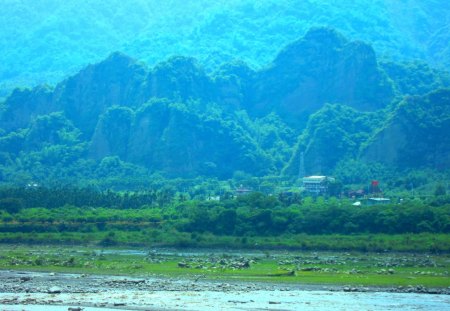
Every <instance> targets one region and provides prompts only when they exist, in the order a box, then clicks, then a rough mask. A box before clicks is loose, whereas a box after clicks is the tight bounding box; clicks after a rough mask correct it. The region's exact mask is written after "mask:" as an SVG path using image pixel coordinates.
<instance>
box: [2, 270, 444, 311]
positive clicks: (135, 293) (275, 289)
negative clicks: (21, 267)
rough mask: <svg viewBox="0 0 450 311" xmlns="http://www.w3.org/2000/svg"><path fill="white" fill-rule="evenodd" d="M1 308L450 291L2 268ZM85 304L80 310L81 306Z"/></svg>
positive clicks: (384, 303) (237, 305)
mask: <svg viewBox="0 0 450 311" xmlns="http://www.w3.org/2000/svg"><path fill="white" fill-rule="evenodd" d="M0 279H1V280H2V281H1V284H0V310H11V311H13V310H14V311H17V310H30V311H36V310H46V311H54V310H55V311H56V310H70V309H69V308H72V310H81V309H84V311H99V310H102V311H105V310H206V311H207V310H214V311H217V310H315V311H319V310H331V309H332V310H355V311H356V310H427V311H431V310H436V311H437V310H439V311H441V310H448V309H449V308H450V295H448V294H429V293H417V292H412V293H404V292H401V293H400V292H388V291H390V290H392V289H390V288H377V287H355V288H351V287H342V286H321V285H301V284H270V283H267V282H261V283H258V282H252V283H248V282H227V283H225V282H221V281H211V280H202V279H186V278H180V279H179V278H155V277H152V278H130V277H123V276H103V275H83V274H65V273H45V272H23V271H22V272H20V271H6V270H3V271H0ZM79 308H80V309H79Z"/></svg>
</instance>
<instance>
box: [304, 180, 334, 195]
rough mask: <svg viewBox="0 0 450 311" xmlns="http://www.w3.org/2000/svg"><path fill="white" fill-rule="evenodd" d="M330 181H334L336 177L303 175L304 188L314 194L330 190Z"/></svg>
mask: <svg viewBox="0 0 450 311" xmlns="http://www.w3.org/2000/svg"><path fill="white" fill-rule="evenodd" d="M330 182H334V178H332V177H327V176H308V177H303V188H304V189H305V191H306V192H309V193H312V194H314V195H319V194H325V193H327V192H328V185H329V183H330Z"/></svg>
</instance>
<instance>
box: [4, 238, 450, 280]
mask: <svg viewBox="0 0 450 311" xmlns="http://www.w3.org/2000/svg"><path fill="white" fill-rule="evenodd" d="M0 254H1V255H0V269H3V270H15V271H35V272H39V271H41V272H53V273H74V274H86V275H119V276H126V277H143V278H184V279H198V280H209V281H221V282H229V281H242V282H260V283H264V282H265V283H277V284H293V285H296V284H302V285H325V286H327V285H339V286H344V285H348V286H353V287H355V286H361V287H364V286H369V287H377V286H381V287H384V288H385V287H400V286H401V287H403V288H407V287H412V288H420V287H424V288H448V287H449V286H450V278H449V271H450V256H449V255H448V254H441V255H437V254H415V253H392V252H384V253H358V252H310V251H309V252H308V251H267V250H236V249H173V248H164V249H161V248H152V249H145V248H136V249H120V248H98V247H91V248H90V247H80V246H72V247H70V246H64V247H55V246H26V245H1V246H0Z"/></svg>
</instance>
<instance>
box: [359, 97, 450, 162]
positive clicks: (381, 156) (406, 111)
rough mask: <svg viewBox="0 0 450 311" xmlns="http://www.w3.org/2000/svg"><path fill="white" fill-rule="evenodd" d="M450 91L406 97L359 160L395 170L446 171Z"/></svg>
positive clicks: (449, 157)
mask: <svg viewBox="0 0 450 311" xmlns="http://www.w3.org/2000/svg"><path fill="white" fill-rule="evenodd" d="M449 132H450V89H440V90H437V91H434V92H431V93H429V94H427V95H425V96H408V97H406V98H405V99H404V100H403V101H402V102H401V103H400V104H399V105H398V106H397V107H396V109H395V110H394V111H392V112H391V113H390V114H389V116H388V117H387V118H386V120H385V122H384V124H383V125H382V126H381V127H380V128H379V129H377V130H376V131H375V133H374V134H373V136H372V137H371V138H370V139H369V140H368V141H367V142H366V143H365V146H363V149H362V151H361V152H362V158H363V159H364V160H367V161H378V162H382V163H388V164H394V165H395V166H397V167H401V168H408V167H415V166H423V167H425V166H426V167H432V168H435V169H439V170H444V169H447V168H449V167H450V137H449V135H448V133H449Z"/></svg>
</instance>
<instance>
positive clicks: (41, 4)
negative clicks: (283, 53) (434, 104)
mask: <svg viewBox="0 0 450 311" xmlns="http://www.w3.org/2000/svg"><path fill="white" fill-rule="evenodd" d="M449 16H450V4H449V2H448V1H446V0H427V1H421V0H401V1H385V0H359V1H357V2H356V1H334V2H324V1H297V0H277V1H274V0H261V1H258V2H257V3H256V2H255V1H253V0H217V1H214V2H212V1H208V0H197V1H181V0H166V1H148V0H127V1H121V0H109V1H106V2H105V1H102V0H92V1H83V2H80V1H77V0H65V1H60V0H42V1H13V0H4V1H1V2H0V20H1V21H2V23H1V27H0V43H1V46H2V47H4V48H2V49H1V50H0V97H4V96H7V95H8V94H9V93H10V92H11V91H12V90H13V89H14V88H15V87H17V86H35V85H37V84H45V83H48V84H56V83H57V82H59V81H61V80H62V79H64V78H66V77H67V76H69V75H73V74H75V73H76V72H78V71H79V70H80V69H82V68H84V67H86V66H87V65H88V64H89V63H98V62H100V61H101V60H103V59H104V58H106V57H107V56H108V55H109V54H110V53H111V51H118V50H120V51H123V52H125V53H126V54H127V55H130V56H132V57H133V58H136V59H140V60H143V61H145V62H146V63H147V64H149V65H151V66H153V65H155V64H157V63H159V62H161V61H163V60H166V59H168V58H169V57H170V56H173V55H188V56H192V57H195V58H196V59H198V60H199V61H200V62H201V63H202V64H204V66H205V67H206V68H207V70H208V71H214V70H215V69H217V68H218V67H220V66H221V65H222V64H223V63H226V62H229V61H231V60H233V59H241V60H243V61H245V62H246V63H248V64H250V66H251V67H252V68H261V67H263V66H265V65H266V64H267V63H268V62H270V61H271V60H272V59H273V58H274V57H275V56H276V54H277V53H278V52H279V49H280V47H283V46H286V45H287V44H289V43H291V42H293V41H295V40H296V39H297V38H299V37H302V36H304V35H305V33H306V32H307V31H308V30H309V29H310V28H311V27H316V26H329V27H333V28H335V29H338V30H339V31H340V32H341V33H343V34H344V35H345V36H346V37H348V38H351V39H352V40H363V41H365V42H371V43H372V45H373V47H374V49H375V51H376V52H377V54H378V55H380V56H381V57H382V58H383V59H388V60H390V61H398V60H403V61H411V60H415V59H419V60H422V61H424V62H427V63H428V64H430V65H431V66H432V67H439V68H444V69H445V68H448V65H449V64H450V51H449V45H448V42H449V33H450V31H449V25H450V17H449Z"/></svg>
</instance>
